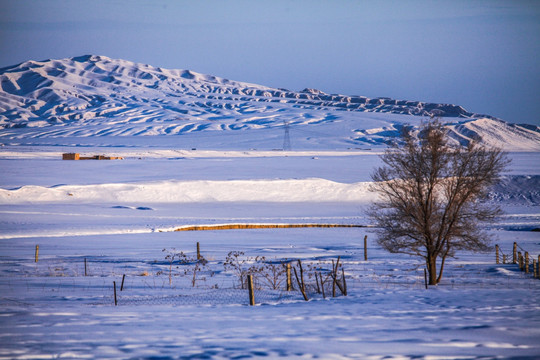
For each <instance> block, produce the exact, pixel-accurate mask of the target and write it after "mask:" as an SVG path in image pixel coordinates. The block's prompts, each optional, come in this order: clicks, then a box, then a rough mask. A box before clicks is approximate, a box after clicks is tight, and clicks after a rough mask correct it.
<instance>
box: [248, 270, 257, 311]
mask: <svg viewBox="0 0 540 360" xmlns="http://www.w3.org/2000/svg"><path fill="white" fill-rule="evenodd" d="M247 283H248V291H249V305H251V306H253V305H255V291H254V290H253V275H248V276H247Z"/></svg>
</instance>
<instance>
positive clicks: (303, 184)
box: [0, 179, 375, 204]
mask: <svg viewBox="0 0 540 360" xmlns="http://www.w3.org/2000/svg"><path fill="white" fill-rule="evenodd" d="M368 186H369V183H367V182H359V183H354V184H342V183H337V182H333V181H329V180H325V179H302V180H295V179H290V180H233V181H207V180H198V181H175V180H170V181H156V182H142V183H132V184H127V183H121V184H98V185H62V186H57V187H43V186H32V185H28V186H22V187H21V188H19V189H15V190H3V189H1V190H0V204H18V203H27V202H32V203H44V202H46V203H57V202H66V203H71V202H105V203H110V202H119V203H140V202H145V203H192V202H198V203H201V202H203V203H204V202H246V201H260V202H334V201H345V202H370V201H372V200H373V199H374V197H375V194H373V193H370V192H369V191H368Z"/></svg>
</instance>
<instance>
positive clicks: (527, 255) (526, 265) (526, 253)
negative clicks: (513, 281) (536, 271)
mask: <svg viewBox="0 0 540 360" xmlns="http://www.w3.org/2000/svg"><path fill="white" fill-rule="evenodd" d="M528 273H529V252H528V251H525V274H528Z"/></svg>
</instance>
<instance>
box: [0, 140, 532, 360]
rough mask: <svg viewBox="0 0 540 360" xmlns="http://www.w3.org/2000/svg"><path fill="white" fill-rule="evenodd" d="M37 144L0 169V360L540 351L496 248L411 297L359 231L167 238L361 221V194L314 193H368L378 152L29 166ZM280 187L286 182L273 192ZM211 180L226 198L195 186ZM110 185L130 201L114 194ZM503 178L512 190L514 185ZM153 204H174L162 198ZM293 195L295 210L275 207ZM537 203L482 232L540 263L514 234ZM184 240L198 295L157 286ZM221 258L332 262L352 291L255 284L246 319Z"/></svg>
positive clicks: (528, 158)
mask: <svg viewBox="0 0 540 360" xmlns="http://www.w3.org/2000/svg"><path fill="white" fill-rule="evenodd" d="M41 150H42V151H44V152H45V153H47V151H49V149H47V148H36V149H35V151H30V154H28V155H25V156H24V157H21V158H19V160H12V159H8V158H7V157H6V158H0V166H1V167H2V170H3V175H2V177H0V187H1V188H2V190H1V191H2V194H16V193H20V194H21V195H20V196H19V198H18V199H16V200H12V199H9V198H8V199H7V200H6V198H2V199H4V200H2V202H1V203H0V229H1V232H0V254H1V255H0V294H1V295H0V305H1V306H0V329H1V330H0V359H2V358H5V359H28V358H55V357H56V358H74V359H75V358H77V359H78V358H100V359H107V358H110V359H112V358H115V359H118V358H147V359H150V358H163V359H178V358H180V359H190V358H212V359H228V358H263V357H264V358H292V359H295V358H298V359H300V358H302V359H306V358H307V359H309V358H324V359H327V358H328V359H366V358H367V359H383V358H385V359H388V358H390V359H443V358H467V359H471V358H477V359H481V358H497V357H499V358H520V359H529V358H530V359H534V358H537V357H538V356H540V346H539V345H538V338H540V331H539V330H538V329H540V326H539V325H540V308H539V306H538V300H537V299H538V295H540V294H539V292H540V291H539V289H540V280H538V279H533V278H532V276H531V275H530V274H528V275H527V274H525V273H523V272H521V271H519V270H518V267H517V266H516V265H513V264H499V265H497V264H495V253H494V249H493V250H492V251H490V252H489V253H486V254H471V253H466V252H465V253H460V254H458V257H457V258H456V259H449V261H448V263H447V265H446V270H445V275H444V279H443V282H442V283H441V284H440V285H438V286H435V287H430V288H429V289H428V290H425V289H424V283H423V265H422V264H421V262H420V261H419V260H418V259H415V258H411V257H408V256H405V255H401V254H389V253H387V252H385V251H383V250H382V249H381V248H379V247H378V245H377V244H376V241H375V238H374V235H373V234H372V233H371V231H370V229H369V228H297V229H248V230H215V231H184V232H174V231H171V230H173V229H175V228H178V227H181V226H187V225H215V224H231V223H250V224H257V223H259V224H260V223H272V224H287V223H323V224H324V223H326V224H330V223H336V224H358V225H365V224H366V223H367V219H366V218H365V215H364V210H365V208H366V206H368V205H369V202H370V201H371V199H372V198H371V197H370V196H371V195H369V196H368V195H366V197H365V198H364V197H359V198H354V200H348V197H349V196H351V195H350V194H349V193H339V192H335V191H334V190H335V188H333V187H330V188H325V187H324V186H327V185H328V184H330V185H331V186H334V187H338V188H339V187H341V186H345V187H346V186H352V187H356V186H357V184H358V183H359V182H360V183H364V182H367V181H368V179H369V173H370V171H371V169H372V167H373V165H375V164H377V157H376V156H373V155H365V154H361V155H359V154H354V155H350V154H349V155H343V154H342V155H340V156H326V155H325V154H324V153H319V154H310V155H311V156H305V155H304V156H292V155H290V156H288V157H283V156H282V155H281V154H280V155H279V156H276V157H270V156H269V157H262V156H256V155H257V154H255V152H254V153H253V155H252V156H245V157H237V156H228V155H222V154H219V155H216V154H215V153H214V154H213V155H211V154H207V155H208V156H207V157H200V158H197V159H190V158H185V157H183V156H181V157H180V158H178V157H177V156H176V155H171V153H168V152H167V153H165V152H164V153H162V154H161V155H160V153H159V152H155V153H153V155H152V156H148V157H146V156H145V154H146V151H148V152H150V151H149V150H147V149H131V150H129V151H133V153H137V154H138V155H140V157H141V158H142V159H141V160H139V159H126V160H125V161H118V162H116V161H97V162H92V161H79V162H74V161H61V160H54V159H53V158H51V157H49V155H44V156H43V157H41V156H39V155H38V154H39V152H40V151H41ZM116 150H118V149H116ZM13 151H14V152H18V153H22V152H25V151H20V150H17V149H16V148H15V149H13ZM104 152H107V153H109V151H104ZM120 152H121V151H120ZM120 156H121V155H120ZM265 156H266V155H265ZM314 156H316V157H317V159H313V158H312V157H314ZM512 156H514V159H515V161H514V163H513V164H512V168H511V169H510V171H509V174H508V176H518V177H519V176H532V177H531V179H534V175H536V174H538V171H539V169H538V167H537V166H536V165H531V164H535V162H534V161H532V160H533V159H535V158H536V157H537V155H536V154H529V155H528V154H525V153H520V154H512ZM270 174H274V176H272V177H270V176H269V175H270ZM314 179H318V180H316V181H315V184H316V185H317V186H320V189H323V190H325V191H326V192H328V198H325V199H333V201H325V199H322V200H321V198H318V200H317V201H312V200H310V198H309V193H310V192H312V193H314V194H317V193H316V192H315V191H314V190H313V189H312V188H308V187H306V188H303V187H302V186H301V184H302V183H303V182H305V184H306V185H307V184H310V183H311V184H313V180H314ZM520 179H521V180H523V179H522V178H520ZM291 180H294V181H292V183H297V184H298V186H297V187H287V186H283V187H279V186H277V185H278V184H287V182H289V181H291ZM521 180H520V181H521ZM208 182H216V183H218V184H220V185H223V187H221V188H219V189H214V190H213V191H208V190H207V189H206V190H205V189H204V186H206V184H207V183H208ZM188 183H191V184H193V185H195V184H196V185H197V186H196V187H194V189H195V190H197V187H198V191H201V192H206V193H207V194H217V195H216V196H223V195H222V194H221V193H220V192H221V191H223V190H224V189H228V190H229V191H234V192H235V193H236V195H235V197H231V198H229V199H227V201H216V200H215V198H213V199H211V200H208V201H199V200H197V201H184V202H180V201H178V196H179V195H178V193H181V192H183V191H187V187H186V186H185V185H186V184H188ZM110 184H114V185H115V186H117V187H120V188H121V189H124V190H125V189H128V188H136V189H138V192H131V193H127V194H125V195H124V196H123V197H119V198H115V197H112V195H111V193H110V192H108V189H109V187H110ZM233 184H234V185H236V186H233ZM512 184H513V185H512V187H511V188H512V189H513V190H512V191H517V190H516V189H515V188H514V187H513V186H514V185H516V186H517V184H518V183H512ZM519 184H520V186H521V188H520V191H521V192H523V193H531V194H532V193H533V192H534V190H535V189H534V188H533V187H531V188H527V186H534V184H536V183H535V182H534V181H532V182H530V181H522V182H519ZM149 185H154V188H152V186H149ZM158 185H161V187H163V189H162V188H161V187H160V186H158ZM256 185H262V186H261V187H257V186H256ZM148 186H149V187H148ZM268 186H276V187H275V188H274V191H275V193H274V195H275V196H278V198H279V199H280V200H279V201H273V200H268V199H266V201H261V200H260V199H259V200H260V201H240V199H243V198H242V197H241V196H243V195H242V193H243V191H244V188H246V189H248V190H249V189H251V190H250V191H255V194H260V195H257V196H263V195H265V193H267V192H268V191H269V188H268ZM74 187H79V191H82V192H83V193H86V192H89V190H90V189H94V190H95V189H100V191H96V192H94V193H93V195H91V196H90V195H86V196H87V198H85V199H80V198H76V197H75V196H68V195H67V196H65V197H54V196H53V197H47V196H50V195H47V194H49V193H51V192H52V193H54V191H56V190H58V189H62V190H63V191H66V190H67V189H70V190H73V188H74ZM147 187H148V188H147ZM28 189H32V191H28ZM104 189H105V190H107V191H103V190H104ZM146 189H148V190H146ZM231 189H232V190H231ZM280 189H281V193H280V194H277V192H279V190H280ZM21 190H23V191H21ZM25 191H26V193H25ZM160 192H162V193H163V194H165V193H168V192H172V193H176V194H174V196H177V198H176V200H175V201H166V199H167V198H166V197H162V198H160V197H159V193H160ZM359 193H361V192H360V191H359ZM23 194H24V196H23ZM41 196H43V197H45V198H44V199H42V200H39V198H40V197H41ZM295 196H302V200H301V201H295V202H289V201H285V200H286V199H287V198H289V199H295ZM314 196H315V195H314ZM10 197H11V196H10ZM153 199H158V200H153ZM535 199H536V198H535V197H530V198H527V199H522V198H519V197H513V198H505V197H500V198H495V200H494V201H498V203H500V204H502V205H503V207H504V208H505V209H506V210H507V214H506V215H505V216H503V217H501V218H500V219H499V220H498V221H497V223H496V224H495V225H494V226H493V227H491V228H490V233H491V234H493V246H494V245H495V243H497V244H499V245H500V246H501V249H502V251H503V252H504V253H505V254H510V253H511V250H512V243H513V242H514V241H516V242H517V243H518V244H519V245H520V246H521V247H522V248H523V249H525V250H527V251H529V252H530V254H531V255H534V256H536V257H537V256H538V254H540V239H539V235H538V234H539V233H538V232H531V231H523V230H525V229H530V228H534V227H540V213H539V212H538V203H537V202H535V201H536V200H535ZM517 230H519V231H517ZM364 235H368V260H367V261H365V260H364V252H363V250H364V249H363V238H364ZM197 242H199V243H200V245H201V252H202V254H203V255H204V256H205V257H206V258H207V259H208V260H209V263H208V268H207V269H205V270H204V272H201V277H200V278H198V280H197V286H196V287H195V288H193V287H192V284H191V280H192V277H191V273H189V272H188V274H187V275H185V274H184V272H183V271H182V270H183V268H182V267H180V266H179V268H178V269H177V268H173V276H172V285H169V276H168V271H169V263H168V261H167V260H166V259H165V256H166V255H167V253H166V252H163V251H162V250H163V249H168V250H172V249H176V250H177V251H184V252H185V253H186V254H187V255H188V256H193V255H194V254H195V250H196V243H197ZM36 245H39V261H38V262H37V263H36V262H35V261H34V251H35V246H36ZM230 251H243V252H244V253H245V255H246V256H249V257H255V256H265V257H266V258H267V259H269V260H272V261H277V262H279V261H281V260H285V259H301V260H302V263H303V264H304V266H305V268H308V266H309V264H317V266H320V267H321V269H323V271H324V270H327V269H328V268H329V267H331V260H332V259H333V260H336V259H337V257H338V256H340V258H341V261H342V262H343V266H344V269H345V274H346V277H347V280H348V281H347V285H348V296H346V297H345V296H339V297H336V298H332V299H330V298H327V299H323V298H322V295H321V294H316V293H314V292H313V291H311V292H310V301H308V302H305V301H304V300H303V299H302V296H301V295H300V294H299V293H298V292H293V294H286V292H284V291H283V290H282V289H281V290H277V291H273V290H269V289H267V288H264V289H262V290H261V291H258V292H257V293H256V301H257V303H258V305H257V306H255V307H250V306H248V305H247V303H248V296H247V291H246V290H238V289H234V286H235V285H237V277H236V276H235V275H234V274H233V273H231V272H230V271H226V270H225V269H224V266H223V261H224V260H225V259H226V257H227V254H228V253H229V252H230ZM84 259H87V266H88V267H87V270H88V276H84ZM211 273H213V275H212V276H211ZM124 274H126V280H125V284H124V286H125V288H124V291H122V292H120V291H119V292H118V300H119V305H118V306H114V302H113V297H112V296H113V289H112V284H113V281H115V282H116V283H117V286H118V287H119V285H120V283H121V281H122V275H124ZM203 276H204V277H205V278H206V280H203V279H202V277H203ZM308 281H310V283H311V284H312V280H308ZM216 285H217V289H216Z"/></svg>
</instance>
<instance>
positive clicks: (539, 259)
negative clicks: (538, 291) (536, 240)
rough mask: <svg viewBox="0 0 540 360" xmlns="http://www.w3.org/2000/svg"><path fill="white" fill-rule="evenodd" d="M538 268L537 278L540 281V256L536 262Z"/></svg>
mask: <svg viewBox="0 0 540 360" xmlns="http://www.w3.org/2000/svg"><path fill="white" fill-rule="evenodd" d="M536 266H537V274H538V276H537V278H539V279H540V255H538V261H537V262H536Z"/></svg>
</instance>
